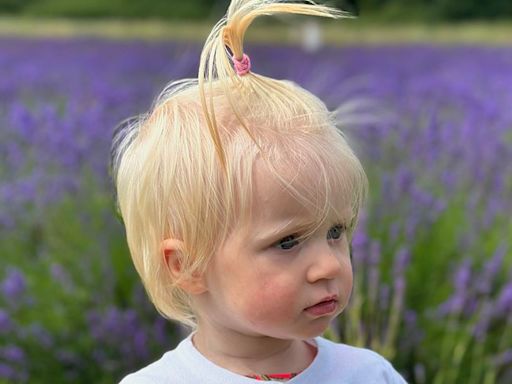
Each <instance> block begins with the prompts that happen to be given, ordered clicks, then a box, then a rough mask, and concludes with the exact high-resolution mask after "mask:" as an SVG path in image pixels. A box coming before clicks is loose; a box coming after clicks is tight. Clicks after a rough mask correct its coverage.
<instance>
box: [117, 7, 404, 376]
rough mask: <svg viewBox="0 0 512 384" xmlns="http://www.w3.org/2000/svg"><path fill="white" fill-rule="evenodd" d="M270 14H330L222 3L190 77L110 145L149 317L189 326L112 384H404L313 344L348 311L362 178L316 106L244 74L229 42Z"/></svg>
mask: <svg viewBox="0 0 512 384" xmlns="http://www.w3.org/2000/svg"><path fill="white" fill-rule="evenodd" d="M277 13H281V14H286V13H290V14H304V15H313V16H322V17H331V18H337V17H341V16H343V13H342V12H340V11H338V10H335V9H332V8H329V7H326V6H321V5H317V4H314V3H312V2H308V4H303V3H289V2H283V1H279V0H232V2H231V5H230V7H229V9H228V12H227V15H226V17H225V18H223V19H222V20H221V21H220V22H219V23H218V24H217V25H216V26H215V28H214V29H213V31H212V32H211V34H210V36H209V37H208V39H207V41H206V44H205V46H204V49H203V52H202V55H201V61H200V67H199V75H198V79H194V80H182V81H178V82H174V83H172V84H171V85H169V86H168V87H167V88H166V89H165V90H164V92H163V93H162V94H161V96H160V97H159V98H158V99H157V102H156V103H155V104H154V105H153V107H152V109H151V111H150V112H149V113H148V114H147V115H144V116H141V117H138V118H135V119H131V120H128V121H126V122H125V123H123V124H121V125H120V126H119V128H118V129H117V130H116V132H115V134H114V140H113V145H112V171H113V177H114V181H115V184H116V189H117V200H118V206H119V210H120V213H121V215H122V218H123V221H124V224H125V226H126V235H127V241H128V245H129V248H130V253H131V256H132V259H133V262H134V264H135V267H136V269H137V272H138V273H139V275H140V277H141V279H142V281H143V283H144V285H145V288H146V290H147V292H148V295H149V296H150V298H151V300H152V302H153V303H154V305H155V307H156V308H157V309H158V311H159V312H160V313H161V314H162V315H163V316H165V317H166V318H168V319H171V320H175V321H178V322H181V323H183V324H186V325H188V326H190V327H191V328H192V329H193V332H192V333H191V334H190V335H189V336H188V337H187V338H185V340H183V341H181V343H180V344H179V345H178V346H177V347H176V349H174V350H172V351H169V352H167V353H165V354H164V355H163V356H162V357H161V358H160V359H159V360H158V361H156V362H154V363H152V364H150V365H148V366H147V367H145V368H143V369H141V370H139V371H137V372H135V373H132V374H130V375H128V376H126V377H125V378H124V379H123V380H122V382H121V383H122V384H146V383H147V384H149V383H168V384H182V383H183V384H185V383H219V384H244V383H245V384H251V383H255V382H256V381H261V380H263V381H271V382H284V381H286V382H288V383H290V384H306V383H322V384H329V383H337V384H342V383H347V384H348V383H364V384H370V383H404V380H403V379H402V378H401V377H400V375H399V374H398V373H397V372H396V371H395V370H394V369H393V368H392V366H391V365H390V364H389V363H388V362H387V361H386V360H385V359H384V358H382V357H381V356H380V355H378V354H376V353H374V352H372V351H369V350H366V349H361V348H355V347H351V346H348V345H344V344H336V343H333V342H331V341H328V340H326V339H324V338H322V337H321V336H320V335H322V333H323V332H324V331H325V330H326V328H327V327H328V326H329V323H330V322H331V320H333V319H334V318H335V317H336V316H337V315H339V314H340V313H341V312H342V311H343V309H344V308H345V306H346V305H347V303H348V301H349V298H350V293H351V290H352V265H351V255H350V250H349V248H350V242H351V238H352V234H353V231H354V228H355V227H356V224H357V218H358V214H359V211H360V208H361V206H362V204H363V203H364V200H365V196H366V190H367V179H366V176H365V173H364V170H363V169H362V167H361V164H360V162H359V160H358V159H357V158H356V156H355V155H354V153H353V151H352V150H351V148H350V147H349V146H348V144H347V142H346V140H345V139H344V137H343V134H342V133H341V132H339V131H338V129H337V128H336V120H335V118H334V116H333V114H332V113H330V112H329V111H328V110H327V108H326V107H325V105H324V104H323V103H322V102H321V101H320V100H319V99H318V98H316V97H315V96H314V95H312V94H311V93H309V92H308V91H306V90H304V89H302V88H300V87H299V86H297V85H296V84H294V83H291V82H288V81H283V80H275V79H271V78H268V77H264V76H261V75H257V74H255V73H254V72H252V70H251V60H250V59H249V56H247V54H246V53H245V52H244V49H243V42H244V35H245V32H246V30H247V28H248V27H249V25H250V24H251V23H252V21H253V20H254V19H255V18H256V17H258V16H261V15H272V14H277ZM253 59H256V58H253ZM296 65H300V63H296ZM312 70H313V69H312Z"/></svg>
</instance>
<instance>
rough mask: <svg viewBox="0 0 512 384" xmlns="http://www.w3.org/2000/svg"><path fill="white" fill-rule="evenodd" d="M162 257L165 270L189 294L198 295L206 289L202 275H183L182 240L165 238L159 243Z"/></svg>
mask: <svg viewBox="0 0 512 384" xmlns="http://www.w3.org/2000/svg"><path fill="white" fill-rule="evenodd" d="M161 249H162V257H163V258H164V263H165V265H166V266H167V271H168V272H169V273H170V274H171V278H172V279H173V280H178V281H179V283H178V285H179V287H180V288H182V289H183V290H185V291H186V292H188V293H189V294H191V295H199V294H201V293H204V292H206V291H207V289H206V284H205V279H204V277H203V276H202V275H192V276H188V277H186V278H184V277H183V275H184V274H183V271H182V266H181V264H182V260H183V249H184V246H183V242H182V241H181V240H176V239H165V240H164V241H162V244H161Z"/></svg>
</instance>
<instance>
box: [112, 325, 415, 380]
mask: <svg viewBox="0 0 512 384" xmlns="http://www.w3.org/2000/svg"><path fill="white" fill-rule="evenodd" d="M314 340H315V342H316V345H317V346H318V352H317V354H316V357H315V359H314V360H313V362H312V363H311V364H310V365H309V366H308V367H307V368H306V369H305V370H304V371H302V372H301V373H300V374H299V375H297V376H296V377H294V378H293V379H290V380H288V381H286V383H288V384H311V383H321V384H331V383H332V384H381V383H389V384H403V383H406V381H405V380H404V379H403V378H402V377H401V376H400V375H399V374H398V372H397V371H395V369H394V368H393V367H392V366H391V364H390V363H389V362H388V361H387V360H386V359H384V358H383V357H382V356H380V355H379V354H377V353H375V352H372V351H370V350H368V349H363V348H356V347H351V346H348V345H345V344H336V343H333V342H332V341H329V340H327V339H324V338H322V337H316V338H315V339H314ZM257 382H258V381H257V380H255V379H251V378H248V377H245V376H242V375H239V374H236V373H233V372H231V371H229V370H227V369H224V368H222V367H220V366H218V365H216V364H214V363H212V362H211V361H210V360H208V359H207V358H206V357H204V356H203V355H202V354H201V353H200V352H199V351H198V350H197V349H196V348H195V347H194V345H193V344H192V335H190V336H188V337H187V338H186V339H185V340H183V341H182V342H181V343H180V344H179V345H178V346H177V347H176V349H174V350H172V351H169V352H167V353H165V354H164V355H163V356H162V357H161V358H160V359H159V360H157V361H155V362H154V363H152V364H150V365H148V366H147V367H145V368H142V369H141V370H139V371H137V372H135V373H132V374H130V375H128V376H126V377H125V378H124V379H123V380H122V381H121V383H120V384H188V383H191V384H198V383H212V384H256V383H257ZM271 382H272V383H275V382H277V381H271Z"/></svg>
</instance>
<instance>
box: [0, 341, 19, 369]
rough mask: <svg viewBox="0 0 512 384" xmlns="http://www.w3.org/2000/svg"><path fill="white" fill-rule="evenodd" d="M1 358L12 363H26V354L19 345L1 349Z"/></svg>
mask: <svg viewBox="0 0 512 384" xmlns="http://www.w3.org/2000/svg"><path fill="white" fill-rule="evenodd" d="M0 357H1V358H2V359H3V360H4V361H8V362H10V363H15V364H22V363H23V362H24V361H25V352H23V350H22V349H21V348H20V347H18V346H17V345H7V346H5V347H2V348H0Z"/></svg>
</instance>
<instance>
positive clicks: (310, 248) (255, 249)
mask: <svg viewBox="0 0 512 384" xmlns="http://www.w3.org/2000/svg"><path fill="white" fill-rule="evenodd" d="M254 182H255V189H254V201H253V212H254V214H253V217H252V220H251V222H250V223H248V224H247V225H244V226H243V228H236V229H235V230H234V231H233V232H232V233H231V234H230V236H229V237H228V239H227V241H226V242H225V243H224V245H223V246H222V247H221V248H220V250H219V252H218V253H217V254H216V255H215V256H214V258H213V260H212V262H211V264H210V265H209V268H208V270H207V273H206V282H207V286H208V290H209V292H208V307H207V313H206V316H205V320H206V319H207V321H206V323H210V324H211V323H212V322H213V323H214V324H216V326H220V327H222V328H225V330H226V331H229V330H232V331H236V332H241V333H243V334H247V335H252V336H258V335H265V336H270V337H274V338H280V339H298V338H301V339H304V338H310V337H314V336H318V335H320V334H322V332H323V331H324V330H325V329H326V328H327V326H328V325H329V322H330V320H332V319H333V318H334V317H335V316H337V315H338V314H339V313H341V312H342V310H343V309H344V307H345V306H346V304H347V302H348V300H349V297H350V293H351V290H352V267H351V262H350V255H349V244H348V239H347V234H346V232H345V223H343V222H341V223H340V222H330V221H326V222H325V223H324V224H322V225H321V226H320V227H319V228H318V229H317V230H315V232H314V233H312V234H311V235H310V236H309V237H307V238H305V239H299V238H298V237H299V236H301V235H303V234H304V232H303V231H304V228H305V226H306V225H307V224H309V223H310V221H311V220H312V218H311V217H310V215H309V214H308V213H307V211H306V210H305V209H304V208H303V207H302V206H301V204H300V203H298V202H297V201H296V200H295V199H293V198H292V197H291V196H290V194H289V193H288V192H287V191H285V190H284V189H283V187H282V186H281V185H280V184H279V183H278V182H276V181H275V180H274V178H273V177H272V176H271V174H270V173H269V172H268V171H266V170H265V169H264V168H263V167H262V166H259V165H257V166H256V174H255V180H254ZM319 182H320V180H319ZM311 188H315V186H311ZM349 217H350V213H349V212H347V220H349ZM319 303H321V304H319Z"/></svg>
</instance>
